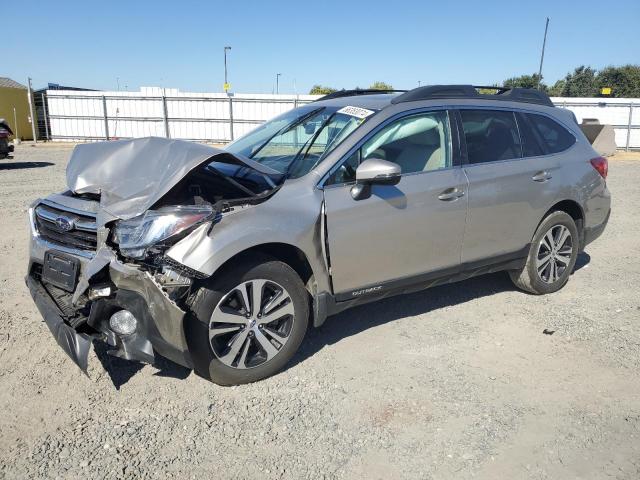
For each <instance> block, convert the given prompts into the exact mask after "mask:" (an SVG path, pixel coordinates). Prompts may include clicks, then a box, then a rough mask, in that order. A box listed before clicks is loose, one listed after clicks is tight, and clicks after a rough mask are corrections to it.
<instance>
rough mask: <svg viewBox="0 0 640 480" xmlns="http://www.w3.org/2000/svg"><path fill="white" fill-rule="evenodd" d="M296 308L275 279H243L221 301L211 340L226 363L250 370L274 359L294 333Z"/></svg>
mask: <svg viewBox="0 0 640 480" xmlns="http://www.w3.org/2000/svg"><path fill="white" fill-rule="evenodd" d="M294 321H295V311H294V306H293V301H292V300H291V296H290V295H289V293H288V292H287V290H286V289H285V288H284V287H283V286H281V285H279V284H278V283H276V282H273V281H271V280H264V279H256V280H249V281H247V282H243V283H241V284H240V285H237V286H236V287H235V288H233V289H232V290H231V291H229V292H228V293H227V294H226V295H225V296H224V297H223V298H222V300H220V302H219V303H218V305H217V306H216V308H215V309H214V311H213V313H212V314H211V320H210V322H209V343H210V345H211V349H212V350H213V353H214V354H215V355H216V357H218V359H219V360H220V361H221V362H222V363H224V364H225V365H227V366H229V367H232V368H238V369H246V368H253V367H257V366H259V365H262V364H263V363H265V362H268V361H270V360H272V359H273V358H274V357H275V356H276V355H278V353H280V351H281V350H282V348H283V347H284V345H285V344H286V343H287V340H288V339H289V336H290V335H291V331H292V327H293V322H294Z"/></svg>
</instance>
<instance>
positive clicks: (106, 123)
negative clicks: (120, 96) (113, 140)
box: [102, 95, 109, 140]
mask: <svg viewBox="0 0 640 480" xmlns="http://www.w3.org/2000/svg"><path fill="white" fill-rule="evenodd" d="M102 113H103V115H104V139H105V140H109V117H108V116H107V97H105V96H104V95H102Z"/></svg>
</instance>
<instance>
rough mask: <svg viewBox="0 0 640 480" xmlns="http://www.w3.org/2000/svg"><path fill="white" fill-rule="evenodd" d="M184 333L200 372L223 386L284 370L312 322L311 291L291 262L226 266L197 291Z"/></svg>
mask: <svg viewBox="0 0 640 480" xmlns="http://www.w3.org/2000/svg"><path fill="white" fill-rule="evenodd" d="M192 312H193V317H192V318H190V319H188V321H187V324H186V327H185V332H186V336H187V342H188V344H189V350H190V353H191V356H192V358H193V361H194V368H195V371H196V373H197V374H198V375H200V376H202V377H204V378H206V379H208V380H211V381H213V382H214V383H217V384H219V385H238V384H242V383H250V382H255V381H257V380H261V379H263V378H266V377H269V376H271V375H274V374H275V373H277V372H278V371H280V370H281V369H282V368H283V367H284V366H285V364H286V363H287V362H288V361H289V360H290V359H291V357H292V356H293V355H294V354H295V352H296V351H297V349H298V347H299V346H300V343H301V342H302V339H303V338H304V335H305V333H306V330H307V325H308V322H309V294H308V293H307V291H306V290H305V288H304V285H303V283H302V280H301V279H300V277H299V276H298V275H297V274H296V272H295V271H294V270H293V269H292V268H291V267H289V266H288V265H287V264H285V263H283V262H280V261H277V260H274V259H272V258H269V257H254V258H252V259H247V260H245V261H243V262H240V263H237V264H235V265H232V266H230V267H227V268H226V269H225V271H223V272H220V273H219V274H218V275H216V278H215V279H214V280H213V281H212V282H211V283H210V284H209V285H207V286H206V287H203V288H202V289H201V290H200V291H199V292H198V293H197V295H196V298H195V300H194V302H193V304H192Z"/></svg>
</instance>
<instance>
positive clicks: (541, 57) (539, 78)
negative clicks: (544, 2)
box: [536, 17, 549, 90]
mask: <svg viewBox="0 0 640 480" xmlns="http://www.w3.org/2000/svg"><path fill="white" fill-rule="evenodd" d="M547 30H549V17H547V23H545V25H544V40H543V41H542V54H541V55H540V68H539V69H538V85H537V87H536V88H538V90H540V82H541V81H542V62H544V48H545V47H546V46H547Z"/></svg>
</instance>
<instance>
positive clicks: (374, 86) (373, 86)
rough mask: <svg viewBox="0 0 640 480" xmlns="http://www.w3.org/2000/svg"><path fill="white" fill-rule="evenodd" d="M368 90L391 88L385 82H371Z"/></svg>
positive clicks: (391, 88)
mask: <svg viewBox="0 0 640 480" xmlns="http://www.w3.org/2000/svg"><path fill="white" fill-rule="evenodd" d="M369 89H370V90H393V87H392V86H391V85H390V84H388V83H385V82H373V83H372V84H371V86H370V87H369Z"/></svg>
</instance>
